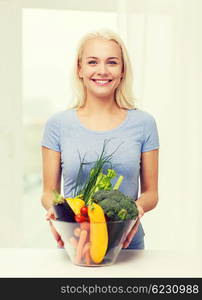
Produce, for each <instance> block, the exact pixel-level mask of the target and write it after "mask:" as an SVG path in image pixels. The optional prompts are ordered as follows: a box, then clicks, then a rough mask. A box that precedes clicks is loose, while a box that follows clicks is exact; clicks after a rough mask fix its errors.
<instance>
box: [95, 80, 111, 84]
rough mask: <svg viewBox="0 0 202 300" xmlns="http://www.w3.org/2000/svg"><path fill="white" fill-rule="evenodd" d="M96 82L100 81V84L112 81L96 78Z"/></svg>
mask: <svg viewBox="0 0 202 300" xmlns="http://www.w3.org/2000/svg"><path fill="white" fill-rule="evenodd" d="M95 82H97V83H100V84H105V83H107V82H110V80H95Z"/></svg>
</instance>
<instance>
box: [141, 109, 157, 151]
mask: <svg viewBox="0 0 202 300" xmlns="http://www.w3.org/2000/svg"><path fill="white" fill-rule="evenodd" d="M158 148H159V135H158V129H157V125H156V121H155V119H154V118H153V117H152V116H151V115H149V118H147V119H146V120H145V124H144V137H143V143H142V150H141V152H146V151H151V150H155V149H158Z"/></svg>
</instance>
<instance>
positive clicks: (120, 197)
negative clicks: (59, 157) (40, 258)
mask: <svg viewBox="0 0 202 300" xmlns="http://www.w3.org/2000/svg"><path fill="white" fill-rule="evenodd" d="M104 148H105V144H104V147H103V150H102V153H101V155H100V157H99V158H98V160H97V161H96V162H95V164H94V166H93V167H92V168H91V169H90V172H89V175H88V177H87V178H85V181H84V182H83V183H82V184H80V182H79V178H80V177H81V176H80V175H81V174H80V172H81V171H82V167H83V163H81V165H80V169H79V172H78V175H77V180H76V185H75V189H74V194H73V197H72V198H64V197H63V196H62V195H60V194H59V193H58V192H56V191H53V192H54V200H53V208H54V213H55V217H56V218H55V220H52V222H53V224H54V226H55V228H56V230H57V231H58V233H59V234H60V235H61V238H62V240H63V242H64V248H65V250H66V252H67V254H68V255H69V257H70V259H71V261H72V262H73V263H74V264H76V265H80V266H106V265H111V264H113V263H114V262H115V261H116V258H117V256H118V254H119V253H120V250H121V249H122V246H123V242H124V240H125V238H126V236H127V234H128V233H129V231H130V230H131V228H132V227H133V226H134V224H135V223H136V221H137V219H138V209H137V206H136V204H135V200H134V199H132V198H131V197H129V196H128V195H125V194H123V193H122V192H121V191H120V190H119V187H120V185H121V183H122V180H123V176H122V175H120V176H118V179H117V180H116V182H115V184H114V185H113V186H112V183H111V179H112V178H114V177H116V176H117V174H116V171H115V170H114V169H113V168H109V169H107V173H104V171H103V166H104V165H105V164H106V163H108V162H109V161H110V159H111V157H112V156H111V155H105V151H104ZM85 164H86V163H85Z"/></svg>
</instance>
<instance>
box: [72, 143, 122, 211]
mask: <svg viewBox="0 0 202 300" xmlns="http://www.w3.org/2000/svg"><path fill="white" fill-rule="evenodd" d="M109 141H110V139H109V140H107V139H105V140H104V144H103V148H102V151H101V154H100V156H99V157H98V159H97V160H96V161H95V163H94V165H93V167H92V168H91V171H90V173H89V174H88V177H87V179H86V181H85V183H84V184H83V186H81V187H80V189H79V184H80V179H81V175H82V171H83V166H84V165H87V164H89V163H85V162H84V158H83V159H82V161H81V159H80V161H81V163H80V167H79V172H78V176H77V179H76V185H75V189H74V197H76V196H77V195H78V194H81V195H82V198H83V200H84V202H85V204H86V205H89V204H91V197H92V195H93V194H94V193H95V192H96V191H98V190H99V189H106V190H109V189H111V183H110V180H111V179H112V178H113V177H115V176H116V172H115V171H114V170H113V168H112V163H111V159H112V157H113V154H114V153H115V152H116V151H117V150H118V148H119V147H120V145H121V144H120V145H119V146H118V147H117V148H116V149H115V151H114V152H112V153H111V154H108V155H107V154H106V152H105V151H106V146H107V143H108V142H109ZM106 164H110V166H111V168H110V169H108V173H107V174H103V173H102V170H103V167H104V166H105V165H106Z"/></svg>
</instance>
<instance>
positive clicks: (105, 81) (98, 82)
mask: <svg viewBox="0 0 202 300" xmlns="http://www.w3.org/2000/svg"><path fill="white" fill-rule="evenodd" d="M91 80H92V81H93V82H95V84H96V85H101V86H103V85H108V84H109V83H110V82H111V81H112V79H106V80H101V79H91Z"/></svg>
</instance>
